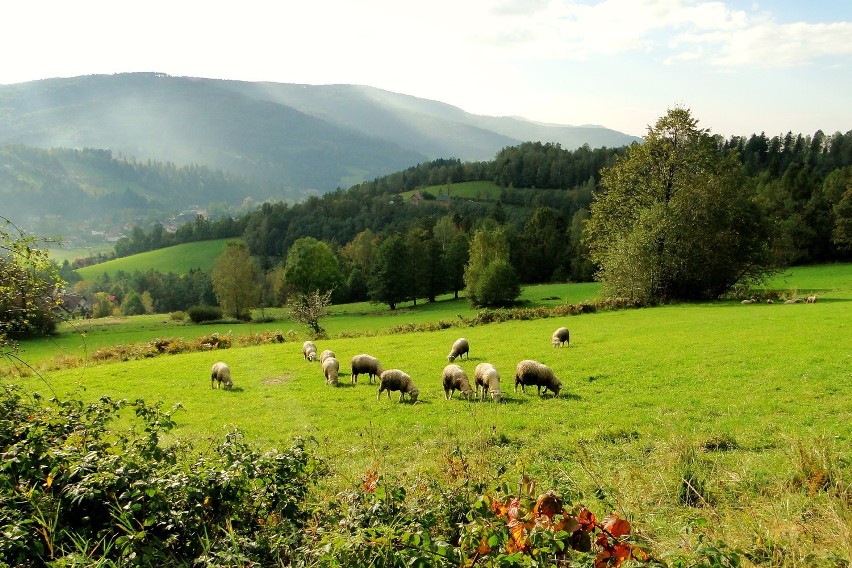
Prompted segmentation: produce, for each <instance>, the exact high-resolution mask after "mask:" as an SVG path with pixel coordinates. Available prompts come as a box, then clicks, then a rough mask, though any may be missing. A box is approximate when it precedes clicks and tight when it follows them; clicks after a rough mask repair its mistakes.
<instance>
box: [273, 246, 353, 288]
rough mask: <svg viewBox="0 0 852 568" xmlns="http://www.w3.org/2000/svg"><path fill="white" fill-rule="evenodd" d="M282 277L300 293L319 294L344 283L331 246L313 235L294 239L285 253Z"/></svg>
mask: <svg viewBox="0 0 852 568" xmlns="http://www.w3.org/2000/svg"><path fill="white" fill-rule="evenodd" d="M284 280H285V281H286V282H287V285H288V286H290V287H292V288H293V289H295V290H296V291H297V292H299V293H301V294H309V293H312V292H313V291H314V290H319V291H320V292H322V293H325V292H328V291H329V290H333V289H335V288H338V287H339V286H340V284H341V283H342V282H343V275H342V274H341V272H340V265H339V264H338V262H337V257H336V256H335V255H334V253H333V252H332V250H331V248H329V246H328V245H327V244H325V243H324V242H322V241H318V240H317V239H315V238H313V237H303V238H301V239H297V240H296V241H295V242H294V243H293V246H292V247H290V251H289V252H288V253H287V262H286V264H285V265H284Z"/></svg>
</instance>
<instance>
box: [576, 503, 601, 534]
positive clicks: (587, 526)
mask: <svg viewBox="0 0 852 568" xmlns="http://www.w3.org/2000/svg"><path fill="white" fill-rule="evenodd" d="M577 522H578V523H580V527H581V528H582V529H583V530H584V531H585V532H591V531H593V530H594V529H595V526H597V524H598V520H597V519H596V518H595V515H594V513H592V512H591V511H589V510H588V509H586V508H585V507H583V508H582V509H581V510H580V512H579V513H578V514H577Z"/></svg>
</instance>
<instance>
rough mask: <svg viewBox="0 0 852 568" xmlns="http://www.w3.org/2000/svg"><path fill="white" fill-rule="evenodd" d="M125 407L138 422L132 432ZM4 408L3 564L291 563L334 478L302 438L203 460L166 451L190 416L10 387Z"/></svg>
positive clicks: (227, 449)
mask: <svg viewBox="0 0 852 568" xmlns="http://www.w3.org/2000/svg"><path fill="white" fill-rule="evenodd" d="M125 407H129V408H131V409H133V411H134V413H135V419H132V421H133V422H134V424H133V425H132V426H131V427H130V428H129V429H128V430H127V431H126V432H125V433H123V434H122V433H120V432H117V430H116V425H115V423H124V422H123V421H124V420H125V418H124V417H123V416H124V414H126V412H122V409H123V408H125ZM0 409H2V410H0V417H2V418H0V447H2V448H3V449H4V450H3V451H4V460H3V462H2V471H3V475H0V526H2V527H3V538H0V566H45V565H51V566H71V565H78V564H77V563H76V562H77V561H79V560H80V555H81V554H85V560H86V562H85V565H87V566H95V565H110V566H113V565H115V566H156V565H158V564H159V565H163V566H189V565H227V564H231V562H229V561H228V560H227V559H229V558H230V559H234V558H238V557H241V558H242V559H243V560H242V561H241V562H238V563H237V564H239V565H246V566H248V565H258V566H283V565H290V564H291V559H292V558H291V557H292V555H293V554H294V552H295V551H296V549H297V546H298V545H299V543H300V541H301V540H302V538H303V536H302V535H303V533H304V528H305V525H306V522H307V520H308V516H309V513H308V509H307V507H306V504H305V503H306V497H307V494H308V488H309V485H310V484H311V483H313V482H314V481H315V479H316V478H318V477H321V476H322V475H324V473H325V471H326V469H325V467H324V464H323V463H322V462H320V461H319V460H318V459H317V458H316V457H315V456H314V452H313V451H311V450H310V449H309V441H308V440H304V439H300V438H297V439H296V440H295V441H294V444H293V446H292V447H291V448H290V449H288V450H286V449H285V450H283V451H277V450H273V451H269V452H264V453H261V452H259V451H257V450H256V449H254V448H252V447H250V446H249V445H248V444H247V443H245V442H244V440H243V438H242V436H241V435H240V433H239V432H232V433H230V434H228V435H227V437H226V438H225V440H224V441H223V442H221V443H219V444H218V445H217V447H216V448H214V449H212V451H211V450H206V451H205V452H204V453H201V454H200V455H190V450H189V449H187V448H184V447H183V446H181V445H173V446H170V447H163V446H161V445H160V438H161V437H162V436H163V435H165V434H166V433H167V432H168V431H169V430H171V429H172V428H173V427H174V425H175V422H174V420H173V418H172V417H173V414H174V413H175V412H176V411H177V410H179V407H174V408H173V409H172V410H171V411H168V412H166V411H163V410H162V409H161V408H160V404H156V405H153V406H151V405H148V404H146V403H145V402H144V401H136V402H134V403H130V404H128V403H126V402H124V401H113V400H110V399H108V398H106V397H103V398H101V399H100V400H99V401H97V402H95V403H91V404H85V403H83V402H81V401H77V400H69V401H59V400H51V401H49V402H46V401H44V400H41V399H40V397H39V396H38V395H37V394H33V393H24V392H23V391H21V390H20V389H16V388H14V387H7V388H4V389H2V390H0ZM119 414H121V416H122V420H121V421H119V420H118V418H119ZM139 423H141V427H140V425H139ZM82 432H84V433H85V435H81V434H80V433H82ZM117 434H119V435H117ZM140 559H144V562H142V563H140V562H139V561H140Z"/></svg>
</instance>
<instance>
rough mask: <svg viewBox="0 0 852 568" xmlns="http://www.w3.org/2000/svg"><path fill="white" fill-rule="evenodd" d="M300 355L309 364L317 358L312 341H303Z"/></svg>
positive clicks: (315, 347)
mask: <svg viewBox="0 0 852 568" xmlns="http://www.w3.org/2000/svg"><path fill="white" fill-rule="evenodd" d="M302 355H304V356H305V359H307V360H308V361H311V362H313V360H314V359H316V358H317V346H316V345H314V342H313V341H305V342H304V343H303V344H302Z"/></svg>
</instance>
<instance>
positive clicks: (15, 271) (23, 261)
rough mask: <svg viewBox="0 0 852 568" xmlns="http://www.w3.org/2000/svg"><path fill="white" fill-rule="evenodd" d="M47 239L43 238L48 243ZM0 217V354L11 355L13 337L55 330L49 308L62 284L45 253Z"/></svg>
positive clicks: (22, 232) (56, 268)
mask: <svg viewBox="0 0 852 568" xmlns="http://www.w3.org/2000/svg"><path fill="white" fill-rule="evenodd" d="M47 240H49V239H45V241H47ZM38 244H39V243H38V241H37V239H36V238H35V237H32V236H29V235H27V234H25V233H24V231H22V230H21V229H19V228H18V227H17V226H15V225H14V224H13V223H12V222H11V221H10V220H8V219H6V218H5V217H0V355H2V356H14V354H15V351H16V345H15V343H14V342H13V341H12V338H14V337H21V336H26V335H47V334H50V333H52V332H53V331H54V330H55V326H56V324H55V321H54V318H53V314H52V311H51V310H52V308H54V307H56V305H57V303H58V301H57V300H56V299H55V298H57V297H58V296H57V295H56V291H57V290H58V289H59V288H60V287H61V286H62V284H63V282H62V280H61V278H60V277H59V272H58V267H57V266H56V265H55V264H54V263H51V262H50V258H49V256H48V253H47V250H46V249H42V248H39V246H38Z"/></svg>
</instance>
